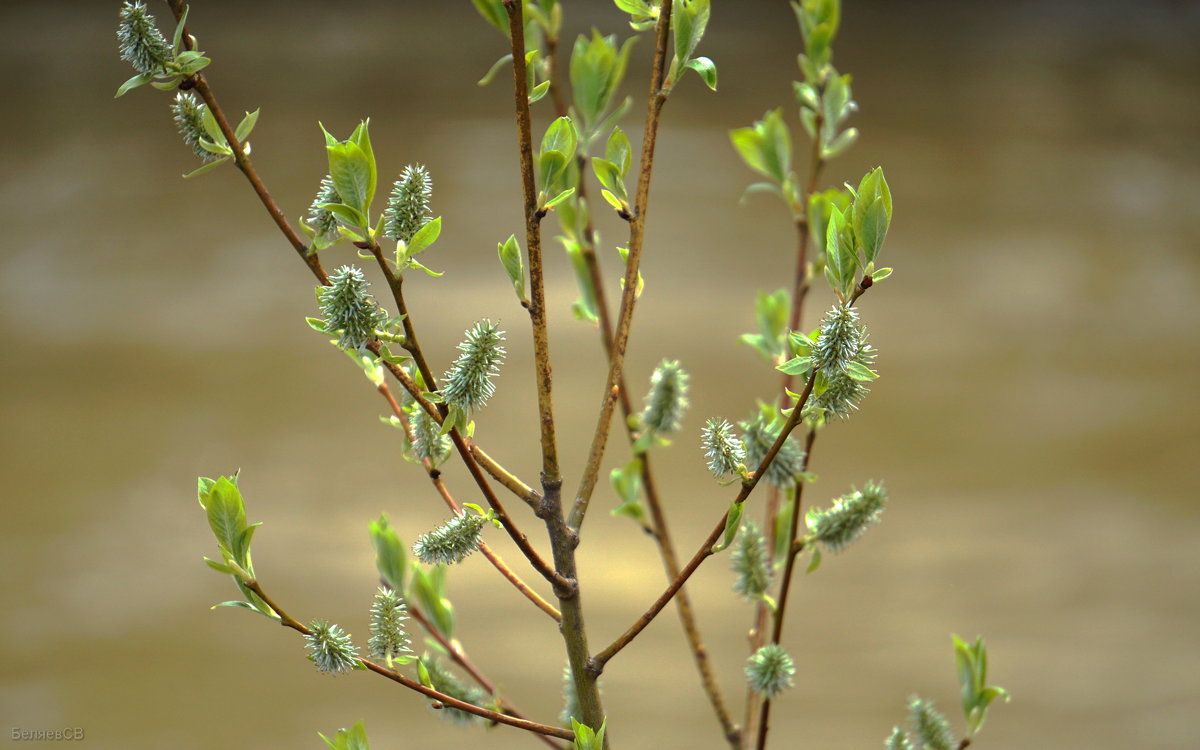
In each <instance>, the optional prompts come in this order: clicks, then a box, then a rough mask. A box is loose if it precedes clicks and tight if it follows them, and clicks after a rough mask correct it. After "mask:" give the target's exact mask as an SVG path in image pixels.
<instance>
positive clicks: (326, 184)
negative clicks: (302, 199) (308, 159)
mask: <svg viewBox="0 0 1200 750" xmlns="http://www.w3.org/2000/svg"><path fill="white" fill-rule="evenodd" d="M341 202H342V198H341V196H339V195H338V192H337V188H335V187H334V186H333V178H332V177H331V176H329V175H325V176H324V177H323V178H321V186H320V187H319V188H317V197H315V198H313V202H312V205H311V206H309V207H308V226H309V227H311V228H312V230H313V231H314V232H315V233H316V237H318V238H320V239H321V240H323V241H324V242H325V243H326V244H327V245H328V244H332V243H334V242H336V241H337V240H338V238H339V237H340V233H339V232H338V221H337V217H336V216H334V215H333V212H332V211H330V210H329V209H327V208H322V206H324V205H327V204H330V203H341Z"/></svg>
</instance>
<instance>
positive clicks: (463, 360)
mask: <svg viewBox="0 0 1200 750" xmlns="http://www.w3.org/2000/svg"><path fill="white" fill-rule="evenodd" d="M503 342H504V331H501V330H499V328H498V327H497V326H496V324H495V323H493V322H492V321H490V320H486V319H484V320H481V321H479V322H478V323H476V324H475V326H474V327H473V328H471V329H470V330H468V331H467V332H466V340H464V341H463V342H462V343H461V344H459V345H458V350H459V351H460V352H461V354H459V355H458V359H456V360H454V364H453V365H451V366H450V369H449V370H447V371H446V374H445V376H443V379H442V390H441V394H442V398H443V399H444V400H445V402H446V404H447V405H448V406H452V407H455V408H457V409H459V410H460V411H462V412H464V413H469V412H472V411H475V410H476V409H480V408H482V407H483V406H484V405H485V404H486V403H487V400H488V399H489V398H491V397H492V394H494V393H495V392H496V386H495V385H494V384H493V383H492V378H493V377H495V376H496V375H498V374H499V373H500V364H501V363H502V362H503V361H504V354H505V351H504V347H503V346H501V344H502V343H503Z"/></svg>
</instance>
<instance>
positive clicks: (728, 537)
mask: <svg viewBox="0 0 1200 750" xmlns="http://www.w3.org/2000/svg"><path fill="white" fill-rule="evenodd" d="M742 510H743V508H742V503H739V502H737V501H736V500H735V501H734V502H732V503H730V504H729V511H728V512H727V513H726V514H725V535H724V536H723V537H722V538H721V541H720V542H718V543H717V544H716V545H715V546H714V547H713V548H712V551H713V554H716V553H717V552H720V551H721V550H723V549H725V548H726V547H728V546H729V545H731V544H733V538H734V537H736V536H737V533H738V529H740V528H741V525H742Z"/></svg>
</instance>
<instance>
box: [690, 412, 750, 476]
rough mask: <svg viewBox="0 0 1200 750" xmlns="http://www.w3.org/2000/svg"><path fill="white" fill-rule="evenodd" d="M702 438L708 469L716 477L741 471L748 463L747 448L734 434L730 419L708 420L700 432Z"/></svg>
mask: <svg viewBox="0 0 1200 750" xmlns="http://www.w3.org/2000/svg"><path fill="white" fill-rule="evenodd" d="M700 439H701V446H702V447H703V448H704V458H705V459H706V460H707V462H708V470H709V471H711V472H712V473H713V476H714V477H716V478H717V479H720V478H721V477H723V476H726V475H728V474H736V473H738V472H739V471H741V469H742V467H743V466H744V465H745V463H746V448H745V447H744V446H743V445H742V441H740V440H738V439H737V437H735V436H734V434H733V425H731V424H729V421H728V420H725V419H722V420H721V421H719V422H718V421H717V420H715V419H710V420H708V422H707V423H706V424H705V425H704V429H703V430H702V431H701V433H700Z"/></svg>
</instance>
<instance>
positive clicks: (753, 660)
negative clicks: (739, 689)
mask: <svg viewBox="0 0 1200 750" xmlns="http://www.w3.org/2000/svg"><path fill="white" fill-rule="evenodd" d="M745 671H746V680H747V681H748V682H749V683H750V687H751V689H753V690H754V692H756V693H759V694H761V695H762V696H764V697H766V698H768V699H770V698H774V697H775V696H776V695H778V694H779V693H782V692H783V691H784V690H787V689H788V688H790V687H791V686H792V675H794V674H796V664H795V662H793V661H792V657H791V656H789V655H788V652H787V651H786V650H785V649H784V648H783V646H780V645H779V644H778V643H769V644H767V645H766V646H763V647H762V648H760V649H759V650H757V651H755V652H754V654H753V655H752V656H751V657H750V658H749V659H747V660H746V670H745Z"/></svg>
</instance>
